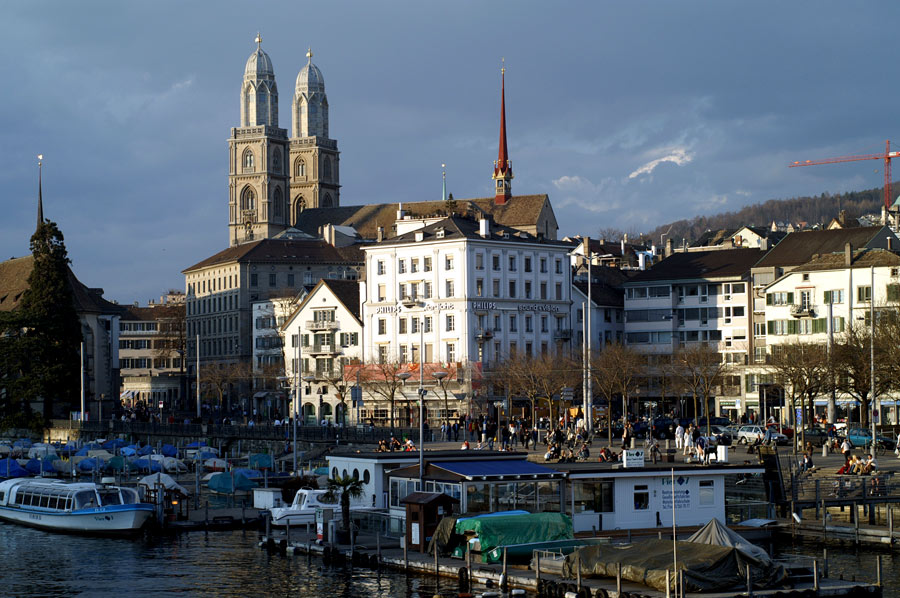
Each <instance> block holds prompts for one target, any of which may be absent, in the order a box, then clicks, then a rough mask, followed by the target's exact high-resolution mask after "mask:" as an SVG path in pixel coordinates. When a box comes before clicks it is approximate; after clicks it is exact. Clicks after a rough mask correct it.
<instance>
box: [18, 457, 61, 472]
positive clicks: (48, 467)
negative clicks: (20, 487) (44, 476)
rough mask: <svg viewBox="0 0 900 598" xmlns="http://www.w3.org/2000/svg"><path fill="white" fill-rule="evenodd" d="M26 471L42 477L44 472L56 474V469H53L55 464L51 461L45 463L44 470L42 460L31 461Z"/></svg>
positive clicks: (26, 466)
mask: <svg viewBox="0 0 900 598" xmlns="http://www.w3.org/2000/svg"><path fill="white" fill-rule="evenodd" d="M25 470H26V471H27V472H28V473H30V474H31V475H40V474H41V471H43V472H44V473H55V472H56V469H55V468H54V467H53V463H52V462H51V461H44V464H43V470H42V469H41V461H40V459H29V460H28V463H26V464H25Z"/></svg>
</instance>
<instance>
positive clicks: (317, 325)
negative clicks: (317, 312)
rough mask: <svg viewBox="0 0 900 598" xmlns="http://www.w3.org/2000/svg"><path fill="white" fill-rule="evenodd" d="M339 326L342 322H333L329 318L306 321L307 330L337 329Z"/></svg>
mask: <svg viewBox="0 0 900 598" xmlns="http://www.w3.org/2000/svg"><path fill="white" fill-rule="evenodd" d="M338 328H340V322H333V321H329V320H307V321H306V329H307V330H337V329H338Z"/></svg>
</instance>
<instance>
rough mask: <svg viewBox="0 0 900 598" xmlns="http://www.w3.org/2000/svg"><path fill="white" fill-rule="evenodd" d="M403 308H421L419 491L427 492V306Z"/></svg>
mask: <svg viewBox="0 0 900 598" xmlns="http://www.w3.org/2000/svg"><path fill="white" fill-rule="evenodd" d="M403 307H405V308H407V309H412V308H414V307H418V308H419V491H420V492H424V491H425V464H424V452H425V392H426V391H425V386H424V383H425V315H424V314H425V304H424V303H421V302H419V301H416V300H415V299H407V300H405V301H403Z"/></svg>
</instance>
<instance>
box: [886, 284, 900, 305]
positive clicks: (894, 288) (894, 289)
mask: <svg viewBox="0 0 900 598" xmlns="http://www.w3.org/2000/svg"><path fill="white" fill-rule="evenodd" d="M887 298H888V301H897V300H900V285H896V284H889V285H887Z"/></svg>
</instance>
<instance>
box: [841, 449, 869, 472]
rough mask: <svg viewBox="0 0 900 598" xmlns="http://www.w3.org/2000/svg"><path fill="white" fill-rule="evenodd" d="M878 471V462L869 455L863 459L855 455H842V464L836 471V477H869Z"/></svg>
mask: <svg viewBox="0 0 900 598" xmlns="http://www.w3.org/2000/svg"><path fill="white" fill-rule="evenodd" d="M877 469H878V461H876V460H875V458H874V457H873V456H872V455H871V454H869V455H866V457H865V459H860V458H859V457H858V456H856V455H852V456H851V455H850V454H849V453H845V454H844V464H843V465H842V466H841V468H840V469H838V471H837V472H838V475H870V474H872V473H875V471H876V470H877Z"/></svg>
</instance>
